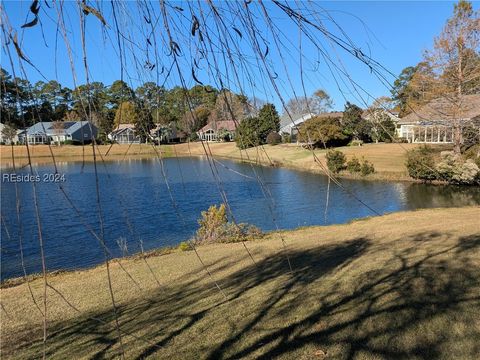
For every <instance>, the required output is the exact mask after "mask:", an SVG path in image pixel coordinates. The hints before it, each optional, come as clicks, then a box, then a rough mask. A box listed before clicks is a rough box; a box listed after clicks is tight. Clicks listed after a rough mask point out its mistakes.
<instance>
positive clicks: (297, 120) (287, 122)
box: [279, 113, 315, 137]
mask: <svg viewBox="0 0 480 360" xmlns="http://www.w3.org/2000/svg"><path fill="white" fill-rule="evenodd" d="M314 116H315V115H314V114H313V113H305V114H292V115H291V116H290V115H289V114H284V115H282V117H281V118H280V131H279V133H280V135H285V134H286V135H290V136H291V137H294V136H296V135H297V134H298V128H299V126H300V125H301V124H303V123H304V122H305V121H307V120H309V119H311V118H312V117H314Z"/></svg>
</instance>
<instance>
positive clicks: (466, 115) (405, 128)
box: [397, 94, 480, 144]
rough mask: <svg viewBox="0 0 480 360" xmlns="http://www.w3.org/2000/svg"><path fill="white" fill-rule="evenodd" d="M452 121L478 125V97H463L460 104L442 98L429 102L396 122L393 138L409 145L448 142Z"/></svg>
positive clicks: (479, 117) (479, 114) (450, 137)
mask: <svg viewBox="0 0 480 360" xmlns="http://www.w3.org/2000/svg"><path fill="white" fill-rule="evenodd" d="M454 120H459V121H461V122H462V123H464V124H468V123H471V122H475V123H478V122H480V94H475V95H464V96H462V98H461V102H460V104H452V103H451V102H449V101H448V100H447V99H446V98H439V99H435V100H433V101H431V102H430V103H428V104H427V105H424V106H422V107H421V108H420V109H418V110H416V111H414V112H412V113H410V114H408V115H407V116H405V117H403V118H401V119H400V120H399V121H398V122H397V136H399V137H401V138H404V139H406V140H407V141H408V142H410V143H427V144H428V143H451V142H453V133H452V123H453V121H454Z"/></svg>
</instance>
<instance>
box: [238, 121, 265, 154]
mask: <svg viewBox="0 0 480 360" xmlns="http://www.w3.org/2000/svg"><path fill="white" fill-rule="evenodd" d="M259 122H260V120H259V119H258V118H255V117H250V118H246V119H244V120H243V121H242V122H240V124H239V125H238V127H237V133H236V135H235V142H236V143H237V147H238V148H239V149H247V148H249V147H253V146H258V145H261V140H260V137H259V135H258V134H259V131H258V128H259Z"/></svg>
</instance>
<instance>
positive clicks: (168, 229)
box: [1, 158, 480, 278]
mask: <svg viewBox="0 0 480 360" xmlns="http://www.w3.org/2000/svg"><path fill="white" fill-rule="evenodd" d="M222 164H224V165H225V167H223V166H217V168H216V170H218V174H219V178H220V179H221V183H217V182H216V181H215V178H214V176H213V175H212V168H211V167H210V166H209V163H208V161H206V160H205V159H198V158H182V159H167V160H165V164H164V165H165V167H164V171H165V173H166V174H167V179H168V184H169V186H168V187H167V186H166V184H165V179H164V177H163V174H162V168H161V166H160V164H159V162H158V161H157V160H135V161H125V162H111V163H105V165H100V166H99V167H98V172H99V184H100V199H101V205H102V210H103V213H102V215H103V221H104V232H105V241H106V243H107V245H108V246H109V248H110V249H111V251H112V253H113V254H114V255H115V256H120V255H121V254H122V251H121V250H120V248H119V246H118V241H119V239H125V241H126V243H127V247H128V250H129V252H130V253H134V252H138V251H139V250H140V241H142V242H143V246H144V248H145V249H146V250H148V249H152V248H156V247H161V246H166V245H173V244H177V243H178V242H180V241H183V240H185V239H188V238H190V237H191V236H192V235H193V234H194V232H195V231H196V229H197V218H198V217H199V214H200V212H201V211H202V210H205V209H206V208H208V206H209V205H211V204H219V203H221V201H222V197H221V196H220V192H219V189H222V190H224V191H225V193H226V196H227V198H228V201H229V202H230V205H231V208H232V210H233V213H234V216H235V219H236V220H237V221H239V222H248V223H252V224H255V225H257V226H259V227H260V228H262V229H263V230H266V231H268V230H274V229H275V228H276V226H278V227H279V228H283V229H292V228H296V227H298V226H305V225H319V224H320V225H321V224H324V223H325V222H324V209H325V201H326V189H327V178H326V177H324V176H320V175H316V174H310V173H305V172H297V171H292V170H287V169H279V168H263V167H255V166H253V167H252V165H249V164H241V163H235V162H230V161H226V160H222ZM58 168H59V172H60V173H64V174H65V177H66V181H65V183H63V186H64V188H65V191H66V193H67V194H68V196H69V198H70V199H71V201H72V202H73V203H74V204H75V206H76V207H77V208H78V209H79V211H80V212H81V216H78V214H77V213H76V212H75V211H74V209H72V207H71V206H70V205H69V203H68V202H67V201H66V199H65V198H64V196H63V195H62V193H61V192H60V191H59V188H58V185H57V184H52V183H44V182H40V183H38V184H37V185H38V194H39V196H38V201H39V204H40V213H41V222H42V226H43V232H42V235H43V238H44V242H45V249H46V257H47V267H48V269H49V270H54V269H73V268H79V267H85V266H90V265H93V264H96V263H99V262H101V261H103V255H102V251H101V248H100V246H99V244H98V241H97V240H96V239H95V238H94V237H93V236H92V235H91V234H90V233H89V231H88V230H86V228H85V226H84V222H86V223H88V224H89V226H91V227H92V228H93V229H94V231H96V232H99V231H100V225H99V216H98V208H97V203H96V196H97V195H96V185H95V184H96V180H95V176H94V174H95V170H94V168H93V164H91V163H89V164H85V166H82V164H81V163H62V164H59V166H58ZM36 170H37V171H38V173H39V174H40V175H41V174H44V173H51V172H52V171H53V169H52V167H51V166H39V167H38V168H36ZM254 170H255V171H254ZM5 171H7V170H5ZM26 172H27V171H26V170H23V173H26ZM238 173H241V174H243V175H244V176H240V175H239V174H238ZM257 175H258V176H260V177H261V179H262V183H263V186H261V185H260V184H259V182H258V181H257V180H256V177H257ZM341 182H342V184H343V185H344V186H345V187H347V188H349V189H350V190H351V191H352V192H354V193H355V194H356V196H357V197H358V198H360V199H361V200H362V201H364V202H365V203H367V204H368V205H369V206H370V207H372V208H373V209H375V210H376V211H378V212H379V213H387V212H394V211H400V210H411V209H418V208H428V207H449V206H464V205H478V204H480V189H479V188H465V187H456V186H435V185H425V184H410V183H405V182H383V181H361V180H342V181H341ZM17 186H18V190H19V193H20V199H19V200H20V204H21V214H20V215H21V222H20V223H18V222H17V219H16V197H15V184H13V183H8V182H4V183H3V184H2V199H1V200H2V204H1V212H2V217H3V220H4V222H3V224H2V240H3V241H2V248H1V256H2V259H1V260H2V262H1V269H2V277H3V278H8V277H12V276H19V275H20V274H21V268H20V266H19V264H20V257H19V238H20V236H21V237H22V239H23V243H24V253H25V263H26V267H27V272H29V273H31V272H38V271H40V269H41V267H40V260H39V246H38V232H37V226H36V221H35V212H34V207H33V193H32V184H29V183H18V184H17ZM330 189H331V191H330V206H329V211H328V217H327V222H326V223H327V224H332V223H344V222H347V221H349V220H351V219H354V218H361V217H365V216H372V215H374V214H373V213H372V212H371V211H370V210H369V209H368V208H367V207H365V206H362V205H361V204H360V203H359V202H358V201H356V200H355V199H354V198H353V197H352V196H350V195H349V194H347V193H345V192H344V191H342V190H341V189H339V188H338V187H336V186H335V185H333V184H332V185H331V187H330ZM171 197H173V199H174V203H175V206H174V204H173V203H172V199H171ZM274 219H275V220H274Z"/></svg>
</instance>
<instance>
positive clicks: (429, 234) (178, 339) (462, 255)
mask: <svg viewBox="0 0 480 360" xmlns="http://www.w3.org/2000/svg"><path fill="white" fill-rule="evenodd" d="M479 211H480V207H478V206H474V207H461V208H454V209H453V208H449V209H438V208H437V209H422V210H417V211H406V212H397V213H391V214H387V215H383V216H379V217H370V218H366V219H359V220H357V221H353V222H351V223H349V224H342V225H329V226H314V227H301V228H298V229H296V230H289V231H281V232H272V233H269V234H268V235H266V236H265V237H264V238H262V239H256V240H252V241H248V242H246V243H245V244H246V246H247V247H248V249H249V252H250V253H251V254H252V256H253V258H254V259H255V263H252V260H251V258H250V257H249V256H248V255H247V254H246V252H245V249H244V248H243V245H242V244H241V243H227V244H208V245H204V246H199V247H198V254H199V256H200V257H201V259H202V261H203V262H204V264H205V265H206V266H207V267H208V269H209V271H210V273H211V277H210V276H208V274H207V273H206V272H205V269H204V268H202V265H201V264H200V263H199V261H198V259H197V258H196V255H195V253H194V252H193V251H180V250H176V251H174V252H172V253H169V254H165V255H161V254H160V255H158V256H151V257H149V258H147V262H148V264H147V263H146V262H145V261H144V260H142V258H136V259H135V258H133V259H132V258H130V259H128V258H127V259H122V261H121V266H120V264H119V263H118V262H116V261H111V262H110V267H109V271H110V275H111V278H112V289H113V292H114V294H115V302H116V304H117V309H118V310H119V311H118V314H119V322H120V324H121V326H122V330H124V331H125V332H126V333H127V334H133V335H134V336H136V337H142V336H148V339H149V340H151V341H152V342H154V343H158V342H162V344H163V345H162V347H159V348H158V349H157V348H155V349H150V348H149V344H148V343H146V342H143V341H135V340H136V338H131V337H130V338H129V341H128V346H127V347H126V350H127V355H126V356H127V358H142V354H145V352H147V351H152V352H151V354H152V355H153V354H154V356H155V357H156V358H165V359H174V358H192V359H193V358H194V356H196V357H198V356H201V357H203V355H204V354H205V355H208V354H211V353H212V352H213V351H214V350H215V348H216V346H217V343H211V342H209V343H208V344H211V345H209V346H210V347H208V348H205V344H206V342H205V341H204V339H205V338H208V339H217V341H218V342H224V341H228V340H229V339H230V338H231V337H232V336H233V335H231V332H229V331H228V329H229V327H228V326H229V324H235V326H236V329H238V330H236V331H237V332H238V333H239V334H240V333H242V332H243V331H247V333H246V336H247V338H248V339H252V338H253V337H255V339H254V341H257V340H256V337H258V338H259V339H258V341H262V339H263V338H264V337H265V336H272V337H273V339H277V338H279V339H281V338H282V333H279V332H278V331H277V329H280V328H282V326H283V327H285V326H287V327H291V326H294V327H298V329H299V330H300V331H304V330H305V329H308V331H309V332H314V333H315V334H317V333H318V336H330V335H329V334H330V332H333V337H332V342H331V343H329V342H327V343H326V344H325V345H324V346H323V347H322V348H323V349H324V350H325V352H326V353H330V354H334V352H335V351H336V353H337V354H348V351H349V345H348V344H349V343H347V344H346V345H345V346H343V345H342V347H340V348H339V347H338V345H337V343H338V342H337V340H338V338H337V336H344V338H345V339H347V340H348V339H350V338H351V335H350V334H351V333H353V334H356V333H358V331H367V333H368V332H369V331H370V330H371V329H372V326H375V328H374V330H375V331H377V330H378V332H379V333H380V334H382V333H384V331H382V330H384V328H385V327H384V324H388V323H389V321H392V319H393V321H395V322H400V330H401V331H402V332H401V333H398V334H397V336H403V337H405V336H407V339H412V341H417V339H422V336H423V335H425V333H427V335H428V338H434V339H436V338H441V339H442V341H447V340H448V341H449V344H450V343H451V344H456V343H457V342H458V337H457V335H453V336H452V335H451V331H449V330H448V331H447V330H445V329H451V328H452V326H456V325H458V324H459V321H460V324H461V325H462V327H459V328H458V329H457V330H458V331H459V333H458V336H460V337H462V338H465V339H471V342H470V343H469V344H468V346H475V344H476V343H475V338H474V337H469V336H467V335H469V334H472V331H475V324H476V322H475V321H472V313H474V314H478V313H479V312H478V307H479V305H478V303H477V302H474V301H470V302H468V301H466V300H465V299H468V298H473V297H472V296H475V294H478V291H479V290H480V283H479V282H478V281H477V280H476V279H478V275H479V274H480V273H479V271H480V260H479V259H480V258H479V256H478V255H479V251H480V247H479V243H478V236H479V234H480V228H479V226H478V224H477V222H476V219H478V214H479ZM445 218H448V219H449V221H448V222H446V221H445ZM405 223H408V224H409V226H408V227H404V224H405ZM282 244H285V247H284V245H282ZM285 251H286V252H285ZM285 254H288V256H289V259H290V261H291V263H292V269H293V271H289V267H288V264H287V262H286V259H285ZM127 271H128V275H127ZM130 276H131V277H130ZM47 281H48V284H49V286H52V289H55V291H51V290H50V289H48V295H47V296H48V305H47V306H48V329H49V336H48V340H47V342H46V347H47V351H48V353H49V354H50V355H51V356H52V357H62V358H71V357H72V356H73V357H75V356H78V355H79V354H80V355H81V356H82V357H92V356H94V355H96V354H99V353H100V354H102V356H103V357H107V358H113V357H115V355H118V352H117V351H116V349H115V348H110V347H109V348H108V349H107V350H106V351H105V350H104V347H105V339H113V340H111V341H115V339H116V337H115V336H116V332H115V331H116V330H115V318H114V317H113V316H112V300H111V295H110V293H109V291H108V283H107V278H106V266H105V264H101V265H98V266H96V267H93V268H88V269H82V270H76V271H65V272H61V273H60V272H57V273H53V274H48V275H47ZM214 282H218V284H219V286H220V287H221V289H222V292H224V294H223V296H222V294H221V293H220V292H219V291H218V289H217V288H216V287H215V283H214ZM28 285H29V286H30V290H29V288H28V287H27V284H26V283H21V284H17V285H15V286H11V287H3V288H2V289H1V293H2V311H3V312H4V316H2V322H3V323H2V325H3V326H2V336H3V340H4V341H3V349H2V352H3V355H4V356H5V357H13V356H16V357H19V358H33V357H35V356H36V355H38V353H39V352H41V351H42V346H43V340H42V339H43V335H42V334H43V333H42V324H43V318H42V314H41V313H40V312H38V311H36V309H35V307H34V306H33V305H34V304H33V302H32V297H33V298H34V299H36V301H37V302H38V301H41V299H42V294H43V289H44V284H43V279H42V276H40V277H38V278H35V279H32V280H31V281H29V284H28ZM29 291H31V293H30V292H29ZM57 291H58V293H57ZM30 294H31V295H30ZM59 294H61V296H58V295H59ZM64 299H67V300H68V301H69V302H70V303H71V304H73V305H74V306H75V309H76V310H74V309H72V308H71V307H70V306H68V305H67V304H66V302H65V301H64ZM372 299H374V301H375V303H374V304H373V305H374V306H373V308H372V309H373V311H374V313H373V314H369V312H368V310H365V308H366V307H367V308H368V309H370V307H369V306H368V305H369V304H371V301H372ZM432 299H433V300H432ZM432 301H434V302H432ZM265 304H267V306H268V305H270V306H269V307H268V311H265V310H264V309H265ZM432 306H434V308H433V309H432ZM446 306H448V308H449V309H450V308H451V309H452V311H453V310H454V311H455V313H453V315H450V313H445V312H438V313H437V312H436V311H437V309H444V307H446ZM385 308H387V309H392V310H391V311H388V312H385V311H384V309H385ZM377 309H379V310H378V311H377ZM425 311H429V312H430V314H431V315H430V316H429V317H426V318H425V317H422V316H420V315H422V314H425ZM432 311H435V312H432ZM365 314H367V315H368V319H367V320H365ZM446 315H448V316H446ZM379 316H380V318H379ZM477 318H478V316H475V317H474V319H477ZM97 319H101V321H102V323H101V324H100V323H99V322H98V321H97ZM178 319H184V320H181V321H183V322H182V323H180V324H179V323H178V321H177V320H178ZM225 319H226V320H228V322H227V323H226V322H225V321H224V320H225ZM252 319H253V321H254V325H255V327H252V326H251V324H252V323H251V321H252ZM352 319H353V320H352ZM411 319H419V320H415V321H418V322H419V323H418V326H411V327H408V328H406V329H405V330H403V324H404V323H405V324H407V325H409V326H410V324H411V321H412V320H411ZM365 321H367V323H365ZM285 324H286V325H285ZM297 324H298V325H297ZM345 324H346V325H345ZM345 326H347V327H345ZM364 326H366V328H364ZM472 326H473V327H472ZM339 327H340V328H339ZM64 329H68V336H66V337H65V336H57V335H56V334H60V333H62V332H61V331H62V330H64ZM85 329H89V330H90V329H94V330H95V331H85ZM244 329H246V330H244ZM257 329H261V331H260V332H259V331H258V330H257ZM343 329H345V330H348V331H347V332H346V333H345V330H343ZM444 330H445V333H443V331H444ZM169 334H173V335H172V336H170V335H169ZM325 334H326V335H325ZM219 336H220V337H221V339H218V337H219ZM379 336H380V335H379ZM448 336H450V337H448ZM165 338H166V339H169V340H170V339H171V340H172V341H164V339H165ZM132 339H133V340H132ZM377 341H382V344H385V346H386V347H388V346H391V342H390V338H389V336H388V334H387V336H385V338H378V337H377ZM469 341H470V340H469ZM110 343H111V342H109V344H110ZM314 345H315V344H314ZM314 345H312V344H311V341H309V339H308V338H307V340H305V341H302V342H301V343H298V346H296V348H295V352H294V353H291V354H290V355H292V356H291V357H292V358H310V357H311V354H313V353H314V352H315V351H316V346H314ZM115 346H117V348H118V342H116V343H115ZM462 346H463V345H462ZM179 348H181V349H182V351H183V353H182V354H180V355H179V354H178V349H179ZM243 349H244V346H243V343H233V345H232V347H230V351H232V352H233V353H235V354H237V355H239V356H238V357H241V356H240V354H242V351H243ZM450 349H451V348H450V346H449V347H448V348H447V349H446V350H445V351H446V352H445V354H447V355H448V354H451V351H450ZM258 351H259V352H256V353H255V356H257V355H258V354H260V355H262V354H263V352H265V351H268V349H266V350H265V349H262V348H259V350H258ZM185 354H192V356H191V357H188V356H184V355H185ZM193 354H195V355H193ZM447 357H448V356H447ZM447 357H446V358H447ZM467 357H468V356H467Z"/></svg>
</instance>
